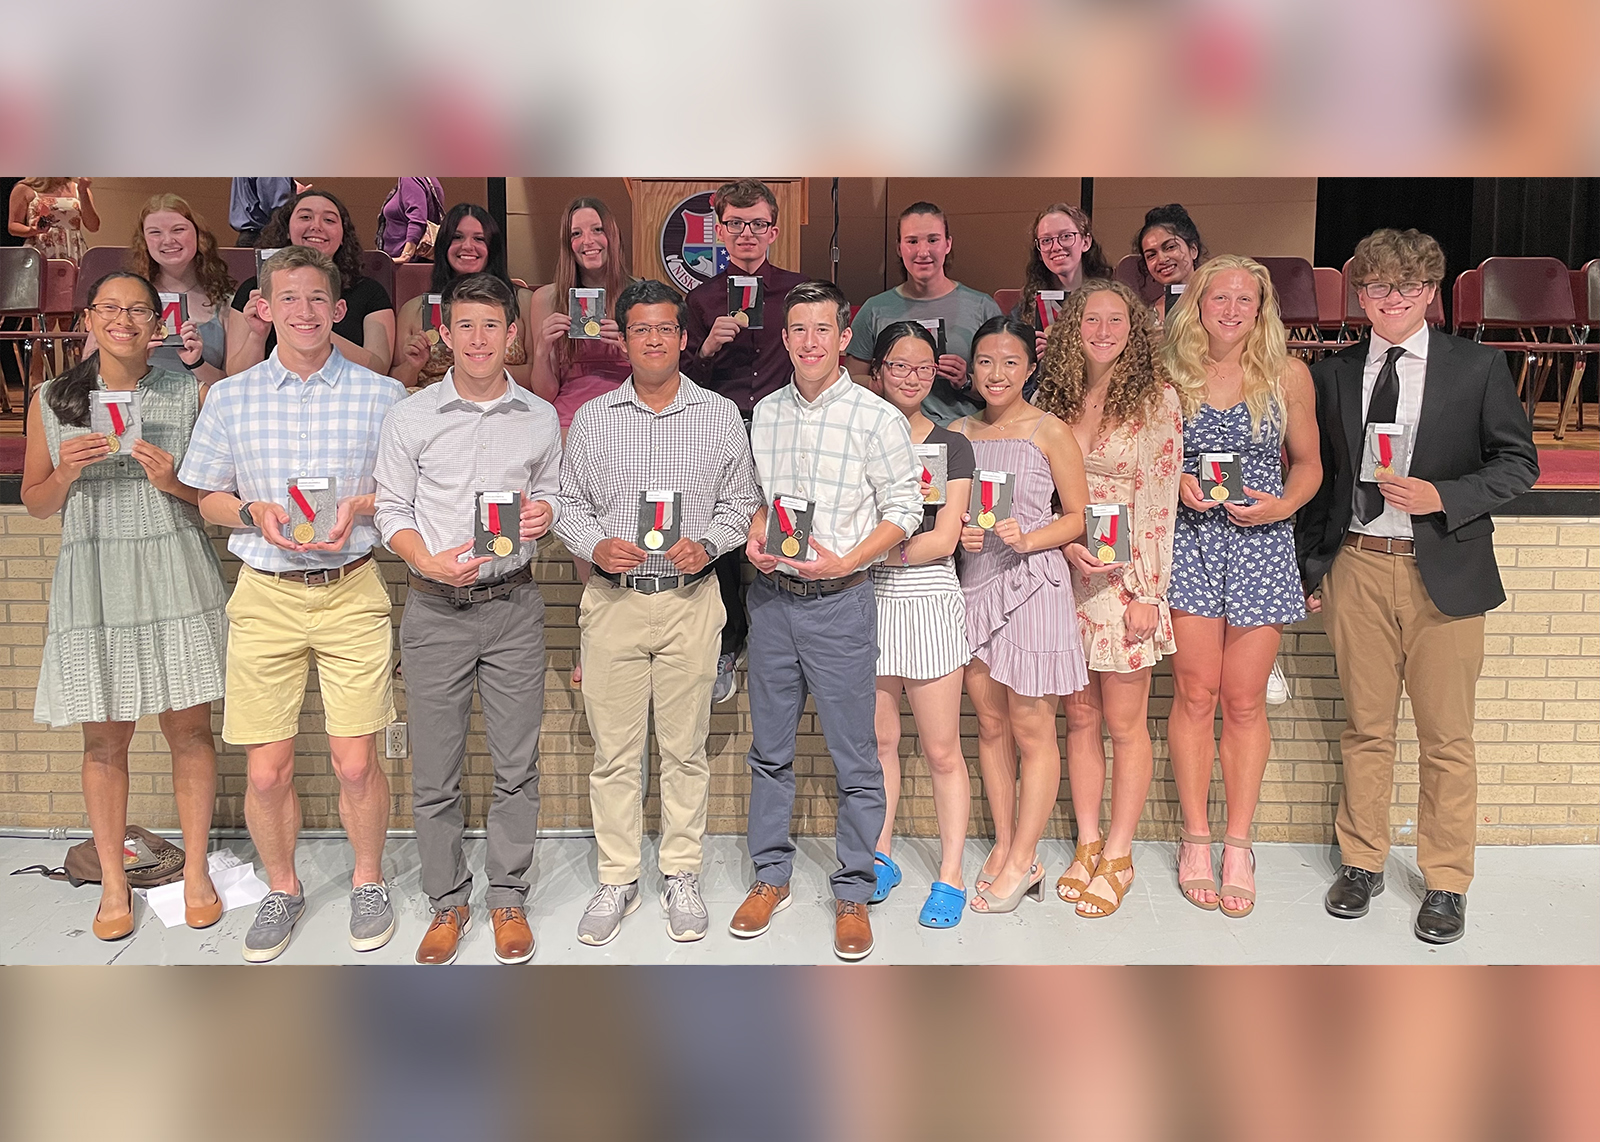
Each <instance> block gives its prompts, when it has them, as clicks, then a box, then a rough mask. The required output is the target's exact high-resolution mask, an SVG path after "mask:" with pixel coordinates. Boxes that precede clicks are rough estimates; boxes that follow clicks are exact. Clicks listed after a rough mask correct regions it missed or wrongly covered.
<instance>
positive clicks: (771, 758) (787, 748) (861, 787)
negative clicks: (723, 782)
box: [748, 577, 885, 904]
mask: <svg viewBox="0 0 1600 1142" xmlns="http://www.w3.org/2000/svg"><path fill="white" fill-rule="evenodd" d="M749 646H750V650H749V660H748V661H749V672H750V718H751V722H752V729H753V733H752V738H751V743H750V756H749V762H750V822H749V844H750V858H751V860H752V861H754V863H755V869H756V879H757V880H760V881H764V882H766V883H767V884H774V885H784V884H788V883H789V877H790V875H791V874H792V873H793V871H794V842H793V840H791V839H790V836H789V823H790V819H791V817H792V816H793V814H794V795H795V777H794V758H795V734H796V733H797V732H798V730H799V725H800V716H801V713H802V711H803V710H804V709H805V704H806V695H807V694H808V693H809V694H811V695H813V696H814V697H815V698H816V702H817V717H818V719H819V720H820V721H821V723H822V734H823V737H824V738H825V739H826V741H827V743H828V752H829V753H830V754H832V755H833V767H834V774H835V779H836V781H837V783H838V789H839V817H838V824H837V826H836V828H835V846H836V847H835V852H836V853H837V855H838V858H839V864H840V868H839V870H838V871H837V872H835V873H834V874H833V875H832V877H830V880H831V881H832V884H833V894H834V896H835V897H837V898H838V899H840V900H854V901H856V902H857V903H861V904H864V903H866V900H867V898H868V897H869V896H871V895H872V891H873V889H874V887H876V883H877V881H876V877H875V875H874V872H873V867H872V852H873V849H874V848H875V847H876V845H877V843H878V834H879V833H880V832H882V831H883V815H884V800H885V799H884V790H883V767H882V765H880V764H879V762H878V738H877V730H876V728H875V726H874V724H873V713H874V710H875V707H876V703H877V668H878V611H877V604H876V602H875V601H874V599H873V594H872V581H871V580H870V579H868V580H866V581H864V582H862V583H859V584H857V585H856V586H854V587H850V588H848V589H847V590H844V591H840V592H838V593H837V594H834V595H828V596H825V597H823V598H799V597H797V596H795V595H791V594H789V593H788V592H787V591H782V590H779V589H778V588H777V587H774V586H773V585H772V584H771V583H769V582H767V580H766V579H765V578H764V577H757V579H756V581H755V582H754V583H753V584H752V585H751V587H750V643H749Z"/></svg>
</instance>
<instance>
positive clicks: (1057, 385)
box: [1033, 278, 1167, 424]
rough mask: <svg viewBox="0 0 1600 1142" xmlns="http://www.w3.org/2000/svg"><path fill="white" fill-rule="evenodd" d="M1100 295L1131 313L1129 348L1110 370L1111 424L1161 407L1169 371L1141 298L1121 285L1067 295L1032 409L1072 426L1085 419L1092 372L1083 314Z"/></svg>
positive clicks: (1096, 283)
mask: <svg viewBox="0 0 1600 1142" xmlns="http://www.w3.org/2000/svg"><path fill="white" fill-rule="evenodd" d="M1097 293H1111V294H1115V295H1116V296H1118V297H1120V298H1121V299H1122V303H1123V304H1124V305H1125V306H1127V307H1128V344H1127V345H1126V346H1124V347H1123V350H1122V352H1121V353H1120V354H1119V355H1118V357H1117V359H1116V362H1115V363H1114V364H1113V365H1112V366H1111V381H1110V387H1109V389H1108V390H1107V392H1106V403H1105V407H1104V408H1103V409H1102V410H1101V415H1102V416H1104V417H1105V418H1106V420H1107V421H1108V422H1110V423H1115V424H1121V423H1124V422H1127V421H1135V420H1143V419H1144V418H1146V417H1148V416H1149V415H1150V414H1151V413H1153V412H1155V410H1156V409H1157V408H1158V407H1159V406H1160V404H1161V392H1162V390H1163V389H1165V388H1166V387H1167V371H1166V370H1165V369H1164V368H1162V366H1161V362H1160V360H1159V359H1157V357H1156V354H1155V342H1156V336H1157V335H1156V332H1155V317H1154V315H1153V314H1152V313H1151V312H1150V309H1149V307H1148V306H1146V305H1145V304H1144V302H1142V301H1141V300H1139V295H1138V294H1136V293H1134V292H1133V290H1131V289H1130V288H1128V286H1126V285H1124V284H1123V283H1122V282H1119V281H1111V280H1106V279H1103V278H1091V279H1090V280H1088V281H1086V282H1084V283H1083V284H1082V285H1081V286H1079V287H1078V288H1077V289H1075V290H1073V291H1072V293H1070V294H1068V295H1067V303H1066V305H1065V306H1064V307H1063V308H1062V310H1061V313H1060V315H1059V316H1058V317H1057V318H1056V320H1055V321H1054V322H1052V323H1051V325H1050V334H1049V337H1048V338H1047V339H1046V341H1045V344H1044V356H1042V357H1040V358H1039V390H1038V392H1036V393H1035V394H1034V398H1033V403H1034V404H1035V405H1036V406H1038V407H1039V408H1042V409H1044V410H1045V411H1046V412H1049V413H1054V414H1055V415H1056V416H1057V417H1060V418H1061V419H1062V420H1064V421H1066V422H1067V423H1068V424H1076V423H1077V421H1078V418H1079V417H1081V416H1082V415H1083V400H1084V394H1085V393H1086V392H1087V391H1088V388H1089V369H1088V365H1087V363H1086V362H1085V360H1084V356H1083V311H1084V309H1085V308H1086V307H1087V305H1088V304H1089V299H1090V298H1091V297H1093V296H1094V295H1095V294H1097Z"/></svg>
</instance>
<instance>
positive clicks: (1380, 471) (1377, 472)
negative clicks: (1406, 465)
mask: <svg viewBox="0 0 1600 1142" xmlns="http://www.w3.org/2000/svg"><path fill="white" fill-rule="evenodd" d="M1372 474H1373V476H1374V477H1377V476H1392V475H1394V469H1393V468H1391V467H1390V466H1389V465H1387V464H1379V465H1378V466H1377V467H1376V468H1374V469H1373V470H1372Z"/></svg>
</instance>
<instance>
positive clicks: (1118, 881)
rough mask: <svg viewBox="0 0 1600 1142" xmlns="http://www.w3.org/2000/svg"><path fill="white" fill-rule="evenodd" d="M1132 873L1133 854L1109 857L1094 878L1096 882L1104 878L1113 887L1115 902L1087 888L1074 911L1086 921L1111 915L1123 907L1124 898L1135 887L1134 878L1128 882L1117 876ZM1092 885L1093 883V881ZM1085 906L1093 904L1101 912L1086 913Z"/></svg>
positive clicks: (1099, 867)
mask: <svg viewBox="0 0 1600 1142" xmlns="http://www.w3.org/2000/svg"><path fill="white" fill-rule="evenodd" d="M1132 871H1133V854H1132V853H1129V854H1128V855H1127V856H1120V857H1107V858H1106V859H1105V860H1102V861H1101V862H1100V864H1099V866H1098V867H1097V868H1096V870H1095V874H1094V878H1095V880H1100V879H1102V878H1103V879H1104V880H1105V882H1106V883H1107V884H1109V885H1110V886H1111V891H1112V892H1113V893H1115V894H1116V897H1117V898H1116V899H1115V900H1107V899H1106V898H1105V897H1103V896H1100V895H1098V894H1097V893H1093V892H1090V891H1089V890H1088V889H1087V888H1085V889H1084V891H1083V895H1082V896H1081V897H1079V898H1078V907H1077V908H1076V909H1074V911H1076V912H1077V914H1078V915H1079V916H1082V917H1083V918H1084V919H1085V920H1101V919H1104V918H1105V917H1107V916H1109V915H1111V914H1112V913H1113V912H1115V911H1116V910H1117V909H1118V908H1121V907H1122V898H1123V897H1124V896H1126V895H1128V889H1129V888H1131V887H1133V877H1131V876H1130V877H1128V879H1127V880H1126V881H1124V880H1123V879H1122V877H1120V876H1119V875H1117V874H1118V873H1121V872H1132ZM1090 883H1093V881H1091V882H1090ZM1085 904H1093V905H1094V906H1095V907H1096V908H1098V909H1100V911H1098V912H1085V911H1084V910H1083V906H1084V905H1085Z"/></svg>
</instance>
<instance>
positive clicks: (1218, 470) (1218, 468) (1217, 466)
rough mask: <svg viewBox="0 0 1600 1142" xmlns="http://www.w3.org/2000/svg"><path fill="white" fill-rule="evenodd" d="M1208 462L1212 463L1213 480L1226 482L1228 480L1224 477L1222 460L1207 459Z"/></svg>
mask: <svg viewBox="0 0 1600 1142" xmlns="http://www.w3.org/2000/svg"><path fill="white" fill-rule="evenodd" d="M1206 463H1208V464H1210V465H1211V482H1212V483H1213V484H1222V483H1226V481H1225V480H1224V479H1223V475H1222V461H1221V460H1207V461H1206Z"/></svg>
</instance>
